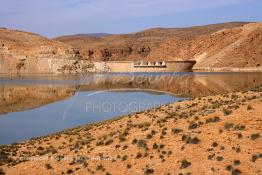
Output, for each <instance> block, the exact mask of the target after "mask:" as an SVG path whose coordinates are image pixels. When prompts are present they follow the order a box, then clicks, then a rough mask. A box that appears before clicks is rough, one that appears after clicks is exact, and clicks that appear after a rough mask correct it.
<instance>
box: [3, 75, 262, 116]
mask: <svg viewBox="0 0 262 175" xmlns="http://www.w3.org/2000/svg"><path fill="white" fill-rule="evenodd" d="M27 79H28V78H27ZM47 79H48V78H47ZM51 80H52V78H51ZM54 80H55V81H54V82H58V81H59V80H61V81H62V83H61V82H60V83H54V82H52V83H50V82H48V83H45V81H41V84H39V83H32V82H33V81H34V78H32V80H30V83H29V84H20V83H18V84H15V83H14V84H8V83H7V84H6V83H5V82H4V83H2V84H0V92H1V93H0V114H5V113H9V112H16V111H23V110H28V109H33V108H37V107H40V106H43V105H47V104H50V103H53V102H56V101H61V100H64V99H66V98H68V97H71V96H73V95H74V94H75V92H76V91H91V90H92V91H97V90H109V91H114V92H119V93H125V92H131V91H138V90H139V91H144V92H146V93H151V94H152V93H153V94H155V95H161V94H163V93H162V92H167V93H170V94H172V95H176V96H179V97H199V96H208V95H215V94H222V93H228V92H234V91H242V90H246V89H249V88H253V87H256V86H259V85H262V74H260V73H239V74H236V73H234V74H193V75H192V74H188V75H154V74H152V75H146V76H143V75H136V76H131V75H126V74H123V75H120V74H91V75H88V76H86V77H84V79H81V78H79V77H70V78H68V77H60V78H57V77H55V79H54ZM76 80H77V81H76ZM14 81H15V80H14ZM154 91H155V92H154Z"/></svg>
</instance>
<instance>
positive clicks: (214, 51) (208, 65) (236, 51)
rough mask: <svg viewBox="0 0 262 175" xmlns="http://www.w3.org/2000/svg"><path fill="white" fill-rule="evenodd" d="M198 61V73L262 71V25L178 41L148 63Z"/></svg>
mask: <svg viewBox="0 0 262 175" xmlns="http://www.w3.org/2000/svg"><path fill="white" fill-rule="evenodd" d="M159 57H161V58H163V59H165V60H190V59H194V60H196V61H197V64H196V65H195V67H194V68H195V69H218V70H219V69H225V70H234V69H235V70H238V68H244V69H247V70H249V69H257V70H261V69H262V67H261V66H262V23H250V24H247V25H244V26H243V27H236V28H233V29H225V30H220V31H217V32H214V33H212V34H210V35H203V36H200V37H197V38H188V37H183V38H179V37H174V38H172V39H170V40H169V41H167V42H165V43H162V44H161V45H160V47H159V48H158V49H156V50H154V51H153V52H151V53H150V55H149V56H148V59H157V58H159Z"/></svg>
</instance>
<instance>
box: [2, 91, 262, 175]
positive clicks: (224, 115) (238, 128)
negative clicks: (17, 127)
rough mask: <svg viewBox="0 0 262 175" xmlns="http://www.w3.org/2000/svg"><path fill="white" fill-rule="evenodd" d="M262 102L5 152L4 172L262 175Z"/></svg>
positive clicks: (206, 107)
mask: <svg viewBox="0 0 262 175" xmlns="http://www.w3.org/2000/svg"><path fill="white" fill-rule="evenodd" d="M261 94H262V89H261V88H258V89H255V90H252V91H247V92H238V93H232V94H225V95H217V96H209V97H203V98H196V99H193V100H189V101H183V102H178V103H173V104H170V105H166V106H162V107H160V108H157V109H152V110H148V111H145V112H141V113H137V114H133V115H129V116H125V117H122V118H118V119H114V120H109V121H106V122H102V123H98V124H94V125H87V126H82V127H78V128H74V129H71V130H67V131H63V132H60V133H57V134H54V135H51V136H47V137H41V138H35V139H32V140H30V141H27V142H24V143H20V144H13V145H5V146H0V155H1V156H0V172H2V174H4V173H6V174H7V175H9V174H10V175H16V174H17V175H19V174H21V175H29V174H38V175H42V174H43V175H44V174H83V175H84V174H101V175H105V174H107V175H108V174H114V175H123V174H126V175H133V174H137V175H142V174H143V175H150V174H156V175H160V174H170V175H177V174H183V175H189V174H193V175H202V174H203V175H221V174H225V175H231V174H232V175H241V174H243V175H249V174H250V175H251V174H252V175H253V174H256V175H261V174H262V167H261V164H262V138H261V135H262V123H261V122H262V120H261V116H262V111H261V107H262V102H261V100H262V98H261V97H262V95H261Z"/></svg>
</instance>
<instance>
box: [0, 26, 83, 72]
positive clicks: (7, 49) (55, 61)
mask: <svg viewBox="0 0 262 175" xmlns="http://www.w3.org/2000/svg"><path fill="white" fill-rule="evenodd" d="M80 59H81V56H80V54H79V52H78V51H77V50H76V49H74V48H73V47H72V46H69V45H66V44H63V43H61V42H57V41H53V40H50V39H48V38H45V37H42V36H40V35H37V34H33V33H28V32H22V31H18V30H11V29H5V28H0V73H59V72H63V71H73V72H74V71H78V69H79V70H82V68H83V67H82V66H81V65H80V64H79V62H78V60H80ZM79 67H80V68H79Z"/></svg>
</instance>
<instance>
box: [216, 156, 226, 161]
mask: <svg viewBox="0 0 262 175" xmlns="http://www.w3.org/2000/svg"><path fill="white" fill-rule="evenodd" d="M216 159H217V161H219V162H220V161H223V160H224V158H223V157H222V156H217V158H216Z"/></svg>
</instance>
